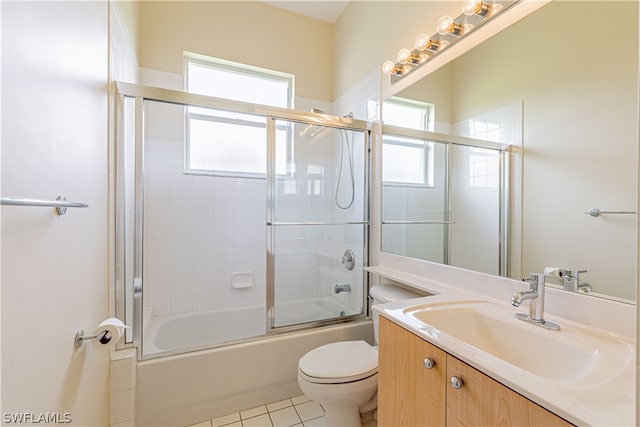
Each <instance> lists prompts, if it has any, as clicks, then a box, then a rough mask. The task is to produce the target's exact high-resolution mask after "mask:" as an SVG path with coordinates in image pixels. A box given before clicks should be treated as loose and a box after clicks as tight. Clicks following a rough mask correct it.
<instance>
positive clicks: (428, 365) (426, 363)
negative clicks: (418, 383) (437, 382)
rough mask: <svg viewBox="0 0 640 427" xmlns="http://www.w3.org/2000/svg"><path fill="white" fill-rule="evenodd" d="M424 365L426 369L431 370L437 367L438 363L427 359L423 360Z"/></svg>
mask: <svg viewBox="0 0 640 427" xmlns="http://www.w3.org/2000/svg"><path fill="white" fill-rule="evenodd" d="M423 363H424V367H425V368H427V369H431V368H433V367H434V366H435V365H436V362H435V361H434V360H433V359H431V358H429V357H425V358H424V360H423Z"/></svg>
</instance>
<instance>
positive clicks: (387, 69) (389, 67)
mask: <svg viewBox="0 0 640 427" xmlns="http://www.w3.org/2000/svg"><path fill="white" fill-rule="evenodd" d="M395 68H396V64H395V63H394V62H393V61H384V62H383V63H382V72H383V73H384V74H391V73H393V70H394V69H395Z"/></svg>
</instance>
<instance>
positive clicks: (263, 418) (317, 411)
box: [190, 395, 324, 427]
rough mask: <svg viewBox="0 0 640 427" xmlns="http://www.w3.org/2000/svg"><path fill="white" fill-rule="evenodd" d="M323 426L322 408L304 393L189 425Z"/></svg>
mask: <svg viewBox="0 0 640 427" xmlns="http://www.w3.org/2000/svg"><path fill="white" fill-rule="evenodd" d="M222 426H225V427H289V426H296V427H324V409H323V408H322V406H321V405H320V404H319V403H317V402H314V401H312V400H311V399H309V398H308V397H307V396H305V395H301V396H296V397H292V398H290V399H285V400H281V401H279V402H274V403H270V404H268V405H263V406H258V407H257V408H251V409H247V410H244V411H240V412H234V413H233V414H229V415H225V416H223V417H219V418H214V419H212V420H209V421H205V422H203V423H199V424H194V425H193V426H190V427H222Z"/></svg>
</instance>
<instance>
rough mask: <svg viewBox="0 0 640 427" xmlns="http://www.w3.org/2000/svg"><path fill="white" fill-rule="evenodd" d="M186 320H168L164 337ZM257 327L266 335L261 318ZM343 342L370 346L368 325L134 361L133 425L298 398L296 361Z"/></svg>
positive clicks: (194, 418) (183, 420)
mask: <svg viewBox="0 0 640 427" xmlns="http://www.w3.org/2000/svg"><path fill="white" fill-rule="evenodd" d="M316 302H317V301H316ZM307 308H313V307H310V306H308V307H307ZM295 311H298V310H295ZM299 311H304V309H301V310H299ZM291 314H292V315H293V314H295V313H294V310H292V313H291ZM305 314H308V312H307V313H305ZM217 315H218V316H220V317H219V318H218V320H217V321H216V322H222V321H223V320H222V319H221V318H222V317H223V316H221V315H220V313H218V314H217ZM226 315H230V314H225V316H226ZM185 317H192V319H185V320H184V321H176V322H175V323H174V324H173V326H170V325H171V324H172V322H171V321H169V320H167V321H166V325H165V326H166V328H165V332H167V331H174V332H178V329H179V328H178V327H177V325H183V326H186V325H189V324H190V322H191V321H194V320H195V319H194V318H196V317H198V316H193V315H192V316H185ZM174 320H175V319H174ZM221 324H222V325H226V326H228V327H231V325H228V324H225V323H221ZM261 325H262V329H261V333H264V327H265V322H264V318H263V321H262V323H261ZM160 329H163V328H160ZM210 329H213V328H210ZM160 335H162V332H160V333H159V334H158V338H159V339H160V340H163V339H164V338H160ZM347 340H366V341H367V342H369V343H370V344H373V326H372V324H371V321H370V320H366V319H363V321H355V322H348V323H343V324H340V325H334V326H326V327H321V328H314V329H309V330H304V331H298V332H291V333H285V334H278V335H273V336H270V337H268V338H267V339H258V340H249V341H246V342H242V343H238V344H232V345H226V346H221V347H217V348H210V349H207V350H202V351H192V352H189V353H182V354H176V355H172V356H166V357H159V358H155V359H150V360H145V361H141V362H138V363H137V366H136V381H135V384H136V387H135V401H136V410H135V413H136V425H141V426H169V425H170V426H179V425H183V426H184V425H192V424H196V423H199V422H201V421H205V420H208V419H211V418H215V417H219V416H222V415H226V414H228V413H231V412H234V411H238V410H241V409H246V408H252V407H256V406H260V405H264V404H267V403H271V402H277V401H280V400H282V399H285V398H287V397H291V396H295V395H297V394H299V393H301V392H300V388H299V387H298V382H297V374H298V360H299V359H300V357H302V356H303V355H304V354H305V353H306V352H308V351H310V350H311V349H313V348H315V347H318V346H320V345H323V344H327V343H329V342H335V341H347Z"/></svg>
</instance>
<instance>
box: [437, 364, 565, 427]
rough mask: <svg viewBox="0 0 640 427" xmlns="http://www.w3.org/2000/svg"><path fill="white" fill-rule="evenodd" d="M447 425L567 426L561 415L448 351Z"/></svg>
mask: <svg viewBox="0 0 640 427" xmlns="http://www.w3.org/2000/svg"><path fill="white" fill-rule="evenodd" d="M452 376H455V377H457V378H459V379H461V380H462V387H460V388H458V389H456V388H454V387H452V386H451V385H450V384H448V386H447V387H448V390H447V426H545V427H546V426H570V425H571V424H569V423H568V422H566V421H565V420H563V419H562V418H560V417H558V416H556V415H554V414H553V413H551V412H549V411H547V410H546V409H544V408H543V407H541V406H538V405H537V404H535V403H533V402H531V401H530V400H528V399H527V398H525V397H523V396H521V395H519V394H518V393H516V392H514V391H513V390H511V389H509V388H507V387H505V386H503V385H502V384H500V383H499V382H497V381H495V380H493V379H491V378H489V377H488V376H486V375H485V374H483V373H482V372H480V371H478V370H476V369H474V368H472V367H471V366H469V365H467V364H466V363H464V362H462V361H460V360H458V359H456V358H455V357H453V356H451V355H447V382H449V380H450V379H451V377H452Z"/></svg>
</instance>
